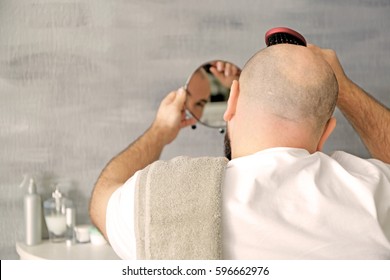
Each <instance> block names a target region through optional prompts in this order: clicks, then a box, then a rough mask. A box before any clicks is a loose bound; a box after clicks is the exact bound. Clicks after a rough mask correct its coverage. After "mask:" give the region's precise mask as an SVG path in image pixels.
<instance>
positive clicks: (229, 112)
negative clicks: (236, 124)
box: [223, 80, 240, 122]
mask: <svg viewBox="0 0 390 280" xmlns="http://www.w3.org/2000/svg"><path fill="white" fill-rule="evenodd" d="M239 94H240V86H239V83H238V81H236V80H234V81H233V83H232V86H231V87H230V95H229V100H228V102H227V108H226V111H225V114H224V115H223V119H224V120H225V122H228V121H230V120H231V119H232V118H233V116H234V114H235V113H236V107H237V100H238V96H239Z"/></svg>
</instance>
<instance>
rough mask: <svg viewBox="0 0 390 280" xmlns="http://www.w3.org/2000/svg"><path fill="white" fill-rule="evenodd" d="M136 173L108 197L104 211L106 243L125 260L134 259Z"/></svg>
mask: <svg viewBox="0 0 390 280" xmlns="http://www.w3.org/2000/svg"><path fill="white" fill-rule="evenodd" d="M137 176H138V172H137V173H135V174H134V175H133V176H132V177H131V178H130V179H129V180H127V181H126V182H125V184H124V185H123V186H121V187H120V188H118V189H117V190H116V191H115V192H114V193H113V194H112V195H111V197H110V200H109V201H108V206H107V211H106V230H107V236H108V241H109V243H110V244H111V247H112V248H113V250H114V251H115V253H116V254H117V255H118V256H119V257H120V258H121V259H126V260H135V259H136V256H137V255H136V243H135V233H134V192H135V185H136V181H137Z"/></svg>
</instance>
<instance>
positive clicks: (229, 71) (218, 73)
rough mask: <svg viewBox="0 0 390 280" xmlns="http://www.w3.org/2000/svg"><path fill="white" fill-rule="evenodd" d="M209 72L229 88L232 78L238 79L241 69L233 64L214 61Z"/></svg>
mask: <svg viewBox="0 0 390 280" xmlns="http://www.w3.org/2000/svg"><path fill="white" fill-rule="evenodd" d="M210 72H211V73H212V74H213V75H214V76H215V77H216V78H217V79H218V80H219V81H220V83H221V84H222V85H223V86H224V87H227V88H230V87H231V85H232V82H233V80H238V78H239V77H240V73H241V70H240V69H239V68H238V67H237V66H235V65H234V64H231V63H228V62H224V61H216V62H215V63H213V65H212V66H211V67H210Z"/></svg>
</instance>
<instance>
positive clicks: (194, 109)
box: [186, 67, 211, 120]
mask: <svg viewBox="0 0 390 280" xmlns="http://www.w3.org/2000/svg"><path fill="white" fill-rule="evenodd" d="M186 90H187V94H188V96H187V100H186V108H187V109H188V110H189V111H190V112H191V114H192V115H193V116H194V117H195V118H196V119H197V120H200V118H201V117H202V115H203V110H204V107H205V106H206V104H207V102H209V99H210V94H211V88H210V82H209V78H208V77H207V73H206V70H205V69H204V68H203V67H199V68H198V69H197V70H196V71H195V72H194V74H192V76H191V80H190V81H189V83H188V85H187V87H186Z"/></svg>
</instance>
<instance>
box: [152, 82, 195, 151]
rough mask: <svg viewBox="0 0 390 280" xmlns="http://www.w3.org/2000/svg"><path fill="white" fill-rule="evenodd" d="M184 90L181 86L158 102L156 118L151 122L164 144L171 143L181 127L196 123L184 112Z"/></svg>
mask: <svg viewBox="0 0 390 280" xmlns="http://www.w3.org/2000/svg"><path fill="white" fill-rule="evenodd" d="M185 100H186V92H185V90H184V89H183V88H180V89H179V90H177V91H171V92H170V93H169V94H168V95H167V96H166V97H165V98H164V99H163V100H162V101H161V103H160V107H159V108H158V111H157V114H156V118H155V120H154V122H153V124H152V127H153V128H155V129H156V130H157V131H158V132H159V135H160V137H161V140H162V141H163V143H164V144H169V143H171V142H172V141H173V140H174V139H175V138H176V137H177V135H178V134H179V131H180V129H181V128H183V127H186V126H190V125H193V124H195V123H196V120H195V119H193V118H187V117H186V114H185V105H184V104H185Z"/></svg>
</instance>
